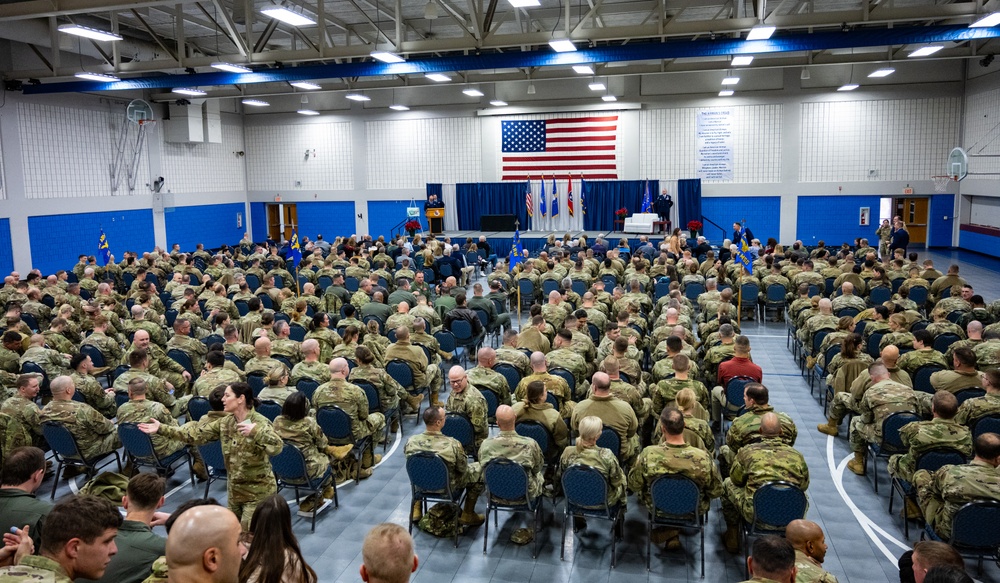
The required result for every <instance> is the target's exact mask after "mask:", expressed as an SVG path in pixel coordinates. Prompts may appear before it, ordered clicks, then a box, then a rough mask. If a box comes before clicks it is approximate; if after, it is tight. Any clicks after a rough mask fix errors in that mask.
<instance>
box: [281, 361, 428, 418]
mask: <svg viewBox="0 0 1000 583" xmlns="http://www.w3.org/2000/svg"><path fill="white" fill-rule="evenodd" d="M354 355H355V357H356V358H357V362H358V365H357V366H356V367H354V368H353V369H351V374H349V375H348V377H347V378H348V380H349V381H351V382H352V383H357V382H361V381H364V382H366V383H370V384H371V385H372V386H373V387H375V391H377V392H378V396H379V402H380V403H381V404H382V410H383V411H389V410H391V409H396V408H398V407H399V404H400V403H409V402H410V400H411V399H417V398H418V397H414V396H412V395H410V393H409V392H407V390H406V389H405V388H403V385H401V384H399V383H398V382H396V379H394V378H392V377H391V376H389V373H387V372H386V371H385V369H384V368H378V367H376V366H375V355H373V354H372V351H371V350H368V347H367V346H358V347H357V349H356V350H355V351H354ZM296 366H298V365H296ZM326 372H327V376H328V377H329V374H330V369H329V368H327V369H326ZM417 405H418V406H419V400H418V401H417ZM410 408H411V409H413V411H414V412H416V410H417V407H412V406H411V407H410ZM397 429H399V418H395V419H393V420H392V426H391V427H390V428H389V430H390V431H393V432H394V431H396V430H397Z"/></svg>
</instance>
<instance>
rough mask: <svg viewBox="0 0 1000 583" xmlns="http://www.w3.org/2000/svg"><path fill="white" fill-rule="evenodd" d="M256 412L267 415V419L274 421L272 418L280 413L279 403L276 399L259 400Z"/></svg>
mask: <svg viewBox="0 0 1000 583" xmlns="http://www.w3.org/2000/svg"><path fill="white" fill-rule="evenodd" d="M257 412H258V413H260V414H261V415H263V416H264V417H267V420H268V421H270V422H271V423H274V420H275V419H277V418H278V415H281V403H278V402H277V401H261V402H260V407H257Z"/></svg>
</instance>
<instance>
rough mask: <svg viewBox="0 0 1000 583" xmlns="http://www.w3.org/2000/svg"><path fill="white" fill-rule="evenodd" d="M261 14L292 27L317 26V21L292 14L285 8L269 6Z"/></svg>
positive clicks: (296, 13) (298, 14) (295, 13)
mask: <svg viewBox="0 0 1000 583" xmlns="http://www.w3.org/2000/svg"><path fill="white" fill-rule="evenodd" d="M260 12H261V14H266V15H268V16H270V17H271V18H273V19H275V20H280V21H281V22H284V23H285V24H290V25H292V26H314V25H315V24H316V21H315V20H313V19H311V18H308V17H306V16H304V15H302V14H300V13H298V12H292V11H291V10H289V9H287V8H285V7H284V6H269V7H268V8H262V9H261V11H260Z"/></svg>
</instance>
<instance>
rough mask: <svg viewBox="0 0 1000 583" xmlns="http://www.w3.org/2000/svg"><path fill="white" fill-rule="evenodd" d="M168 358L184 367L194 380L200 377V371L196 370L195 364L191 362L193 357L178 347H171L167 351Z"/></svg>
mask: <svg viewBox="0 0 1000 583" xmlns="http://www.w3.org/2000/svg"><path fill="white" fill-rule="evenodd" d="M167 358H169V359H170V360H172V361H174V362H176V363H177V364H179V365H181V366H182V367H184V370H186V371H187V372H188V374H190V375H191V381H192V382H193V381H194V380H195V379H196V378H198V372H199V371H196V370H194V364H193V363H192V362H191V357H190V356H188V353H186V352H184V351H183V350H179V349H177V348H171V349H170V350H168V351H167Z"/></svg>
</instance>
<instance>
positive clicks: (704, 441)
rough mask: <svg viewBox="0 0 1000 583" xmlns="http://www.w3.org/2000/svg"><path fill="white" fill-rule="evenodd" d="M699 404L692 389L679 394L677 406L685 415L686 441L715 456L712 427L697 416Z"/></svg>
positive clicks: (682, 390)
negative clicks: (696, 411)
mask: <svg viewBox="0 0 1000 583" xmlns="http://www.w3.org/2000/svg"><path fill="white" fill-rule="evenodd" d="M697 403H698V398H697V397H696V396H695V394H694V391H692V390H691V389H681V390H680V391H678V392H677V398H676V400H675V404H676V405H677V408H678V409H680V410H681V412H682V413H684V441H685V442H687V443H689V444H691V445H693V446H695V447H698V448H701V449H703V450H705V451H706V452H708V453H710V454H714V453H715V437H714V436H713V435H712V427H711V426H710V425H709V424H708V421H706V420H705V419H701V418H699V417H697V416H695V410H696V408H697V407H696V405H697Z"/></svg>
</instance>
